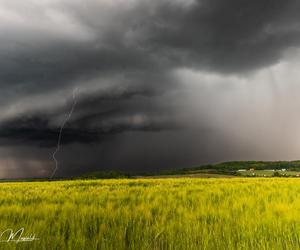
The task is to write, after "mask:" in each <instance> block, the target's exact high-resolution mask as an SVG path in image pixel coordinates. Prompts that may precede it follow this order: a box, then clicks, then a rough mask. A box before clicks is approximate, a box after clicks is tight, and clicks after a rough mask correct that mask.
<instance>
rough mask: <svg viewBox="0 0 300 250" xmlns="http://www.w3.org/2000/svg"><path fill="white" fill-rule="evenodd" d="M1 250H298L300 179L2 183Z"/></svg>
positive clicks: (0, 211)
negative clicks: (6, 234) (4, 237)
mask: <svg viewBox="0 0 300 250" xmlns="http://www.w3.org/2000/svg"><path fill="white" fill-rule="evenodd" d="M0 204H1V206H0V231H3V230H5V229H7V228H11V229H13V230H14V231H16V230H18V229H19V228H21V227H24V229H25V232H24V235H25V234H30V233H35V234H36V237H38V238H39V240H36V241H32V242H19V243H17V244H16V242H12V241H11V242H0V249H36V250H42V249H70V250H76V249H80V250H82V249H89V250H91V249H104V250H105V249H112V250H118V249H137V250H142V249H184V250H187V249H300V180H299V179H290V178H289V179H284V178H272V179H271V178H268V179H259V178H257V179H256V178H248V179H246V178H233V179H195V178H181V179H178V178H177V179H144V180H143V179H140V180H93V181H61V182H28V183H1V184H0Z"/></svg>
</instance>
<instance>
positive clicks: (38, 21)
mask: <svg viewBox="0 0 300 250" xmlns="http://www.w3.org/2000/svg"><path fill="white" fill-rule="evenodd" d="M1 7H2V8H1ZM25 7H26V8H25ZM299 11H300V4H299V3H298V2H297V1H295V0H285V1H283V0H281V1H279V0H274V1H271V0H254V1H246V0H228V1H224V0H198V1H193V0H185V1H184V0H141V1H136V0H128V1H122V0H119V1H104V0H102V1H95V0H87V1H67V0H61V1H53V2H51V1H50V2H48V1H45V2H38V3H37V2H31V1H29V2H28V3H26V6H24V2H22V1H19V2H18V1H16V2H15V3H7V2H5V1H0V32H1V34H2V35H1V39H0V40H1V43H0V88H1V94H0V104H1V107H0V109H1V110H0V145H2V146H8V145H9V147H13V146H17V145H18V146H24V145H29V146H31V147H32V152H31V153H28V154H29V155H31V156H32V157H33V156H34V154H35V153H38V151H39V150H40V149H39V147H52V146H55V144H56V140H57V136H58V135H57V133H58V131H59V128H60V124H61V120H62V119H63V118H64V116H65V115H66V113H67V112H68V111H69V110H68V107H69V106H70V104H71V102H66V101H63V100H65V99H68V98H69V96H70V92H72V89H73V88H75V87H79V88H80V90H81V94H80V95H79V96H78V97H77V98H78V105H77V106H76V110H75V111H76V112H75V113H74V115H73V117H72V119H71V120H70V121H69V123H68V124H67V126H66V128H65V130H64V137H63V141H62V143H63V144H65V145H68V146H69V147H70V148H72V147H73V146H74V145H75V144H76V147H81V148H80V150H83V148H84V147H85V146H86V144H89V143H91V144H93V145H97V144H99V145H102V144H103V141H105V143H106V144H105V145H108V144H109V143H108V142H110V143H111V146H110V147H108V146H107V147H108V148H109V149H106V150H107V151H106V155H107V157H108V156H112V155H113V153H112V152H115V150H116V148H117V147H118V145H120V144H122V143H121V139H122V138H126V136H128V133H132V132H133V133H134V132H136V135H135V136H132V135H131V136H129V137H130V138H131V139H132V140H133V141H136V144H135V146H134V147H131V149H130V153H128V155H130V157H129V156H128V157H127V156H125V155H126V154H125V153H123V154H124V155H123V158H122V159H124V165H126V166H128V168H135V167H136V166H129V163H130V164H131V163H132V164H133V165H137V164H138V165H141V164H142V161H141V159H139V160H138V161H135V160H134V157H137V156H134V155H132V152H134V151H135V150H134V148H139V147H140V148H143V147H142V146H139V144H143V143H145V145H146V144H147V143H148V142H141V141H138V139H137V137H142V138H145V140H148V141H149V138H148V137H147V133H149V134H152V133H153V132H158V131H160V132H164V133H166V131H169V130H170V131H172V132H174V129H179V128H180V129H182V128H183V127H186V128H188V127H190V126H191V124H192V125H193V124H196V123H200V125H199V124H198V126H199V127H200V129H199V130H200V131H201V132H202V134H203V141H202V142H201V143H199V142H197V143H196V142H195V141H193V139H192V138H193V136H190V137H189V138H191V145H192V144H193V143H195V144H197V145H198V146H199V147H200V148H205V145H207V143H208V140H209V139H208V138H213V137H214V136H213V135H215V134H220V138H224V137H226V136H225V135H222V133H226V131H225V132H224V131H219V130H220V129H219V130H218V129H216V128H215V127H214V128H211V129H209V130H207V128H209V127H210V126H215V122H214V121H213V120H210V116H209V115H207V114H206V113H209V110H210V109H212V108H211V107H207V106H205V105H202V106H199V107H197V108H198V109H199V110H200V111H201V112H200V117H196V118H195V117H194V114H190V115H186V113H189V112H192V111H189V110H183V108H182V107H180V105H181V104H182V102H183V101H182V99H181V98H183V97H182V96H181V95H180V94H178V93H181V92H184V91H185V90H184V89H183V87H182V86H180V85H179V83H178V79H176V77H174V72H175V71H176V70H178V69H182V68H183V69H193V70H198V71H200V72H206V73H207V72H210V73H217V74H220V75H224V77H225V76H226V75H231V74H232V75H243V74H251V73H252V72H253V71H255V70H259V69H262V68H264V67H268V66H270V65H273V64H275V63H277V62H278V61H280V60H281V58H282V56H283V53H284V52H286V50H287V49H289V48H291V47H298V46H299V44H300V41H299V39H300V18H299V16H298V13H299ZM199 84H201V83H199ZM218 91H223V90H216V92H218ZM203 99H205V97H203ZM207 101H209V100H207ZM207 110H208V111H207ZM193 112H195V111H193ZM187 117H188V118H187ZM203 128H205V129H203ZM217 130H218V131H217ZM208 131H209V132H208ZM178 133H179V132H178ZM158 134H159V133H158ZM208 134H209V135H210V136H208ZM164 136H165V134H161V137H162V138H163V137H164ZM174 136H175V137H176V133H175V132H174V133H173V134H172V135H171V137H172V138H169V139H170V140H169V144H172V143H173V142H172V141H175V142H176V143H177V144H180V142H179V141H178V140H176V139H174V138H173V137H174ZM177 136H178V137H179V135H177ZM112 138H113V139H112ZM166 138H167V136H166ZM166 138H165V139H164V143H162V144H163V145H164V147H162V148H164V149H162V148H160V150H162V152H157V151H158V150H154V151H153V152H156V153H157V155H159V157H158V158H159V159H161V158H163V154H164V153H166V152H167V151H168V146H167V144H168V140H167V139H166ZM180 138H183V136H182V135H181V137H180ZM156 139H157V138H156ZM110 140H111V141H110ZM195 140H196V139H195ZM137 141H138V142H137ZM235 143H236V142H232V145H233V144H234V146H233V148H237V147H236V144H235ZM81 144H83V145H81ZM223 144H224V143H223ZM223 144H222V145H223ZM78 145H81V146H78ZM99 145H98V146H95V147H96V148H97V149H98V147H100V146H99ZM147 145H148V144H147ZM149 145H157V141H155V143H154V142H153V143H152V144H151V143H149ZM74 147H75V146H74ZM101 147H102V146H101ZM103 147H104V146H103ZM224 147H226V146H224ZM157 148H158V147H157ZM173 148H174V150H173V151H172V155H175V154H177V153H178V154H185V155H189V154H187V152H181V150H183V149H182V148H181V147H180V149H179V147H178V148H176V147H175V146H174V147H173ZM220 148H221V149H222V148H223V147H221V146H220ZM251 148H252V146H251ZM221 149H219V150H218V152H219V153H218V154H219V155H226V154H227V153H226V149H224V150H223V153H222V152H221V151H222V150H221ZM186 150H188V147H186ZM17 151H18V149H16V154H17ZM104 151H105V150H104ZM125 151H126V150H123V152H125ZM179 151H180V152H179ZM93 152H97V150H95V151H93ZM126 152H127V151H126ZM224 152H225V153H224ZM66 154H68V152H67V153H66ZM196 155H197V154H196V153H193V155H190V157H188V158H189V159H192V158H193V159H195V158H196ZM227 155H228V154H227ZM201 157H202V158H203V157H204V156H201ZM71 158H72V157H71ZM71 158H70V159H65V160H66V161H67V162H69V163H68V164H69V165H72V160H71ZM89 158H91V157H85V160H86V161H88V159H89ZM158 158H157V159H158ZM212 158H213V157H211V159H212ZM101 159H102V160H103V162H105V163H106V164H107V165H108V166H111V164H110V163H111V162H110V161H109V159H103V158H101ZM101 159H100V158H97V160H99V161H100V160H101ZM45 161H46V160H45ZM158 161H159V160H158ZM175 161H177V162H181V161H180V160H178V159H177V160H176V159H174V160H173V163H174V162H175ZM92 162H93V164H94V165H95V164H96V163H95V161H92ZM162 162H164V164H165V163H166V162H169V164H168V165H171V163H172V161H171V159H169V158H168V161H162ZM186 162H189V163H191V162H192V161H191V160H190V161H189V160H187V161H186ZM148 163H149V162H148ZM45 164H46V163H45ZM47 164H48V165H49V163H48V162H47ZM47 164H46V165H47ZM68 164H67V165H68ZM99 164H100V163H99ZM116 164H121V162H116ZM149 164H151V162H150V163H149ZM156 164H157V162H156ZM69 165H68V166H69ZM158 165H159V164H158ZM67 168H68V167H67ZM70 171H71V170H70ZM67 172H68V171H67V170H65V173H67Z"/></svg>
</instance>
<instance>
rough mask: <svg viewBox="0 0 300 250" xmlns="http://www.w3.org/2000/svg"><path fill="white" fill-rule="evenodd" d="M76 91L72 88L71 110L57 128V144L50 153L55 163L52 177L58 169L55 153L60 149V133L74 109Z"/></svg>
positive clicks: (76, 89)
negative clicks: (58, 128)
mask: <svg viewBox="0 0 300 250" xmlns="http://www.w3.org/2000/svg"><path fill="white" fill-rule="evenodd" d="M77 92H78V88H75V89H74V90H73V104H72V107H71V110H70V111H69V113H68V114H67V116H66V118H65V119H64V121H63V123H62V124H61V126H60V130H59V134H58V140H57V146H56V149H55V151H54V152H53V154H52V159H53V161H54V163H55V168H54V170H53V172H52V174H51V176H50V178H53V177H54V175H55V173H56V171H57V169H58V160H57V158H56V154H57V153H58V152H59V150H60V146H61V139H62V133H63V130H64V127H65V125H66V123H67V122H68V121H69V120H70V118H71V116H72V114H73V112H74V109H75V106H76V104H77V99H76V95H77Z"/></svg>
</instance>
